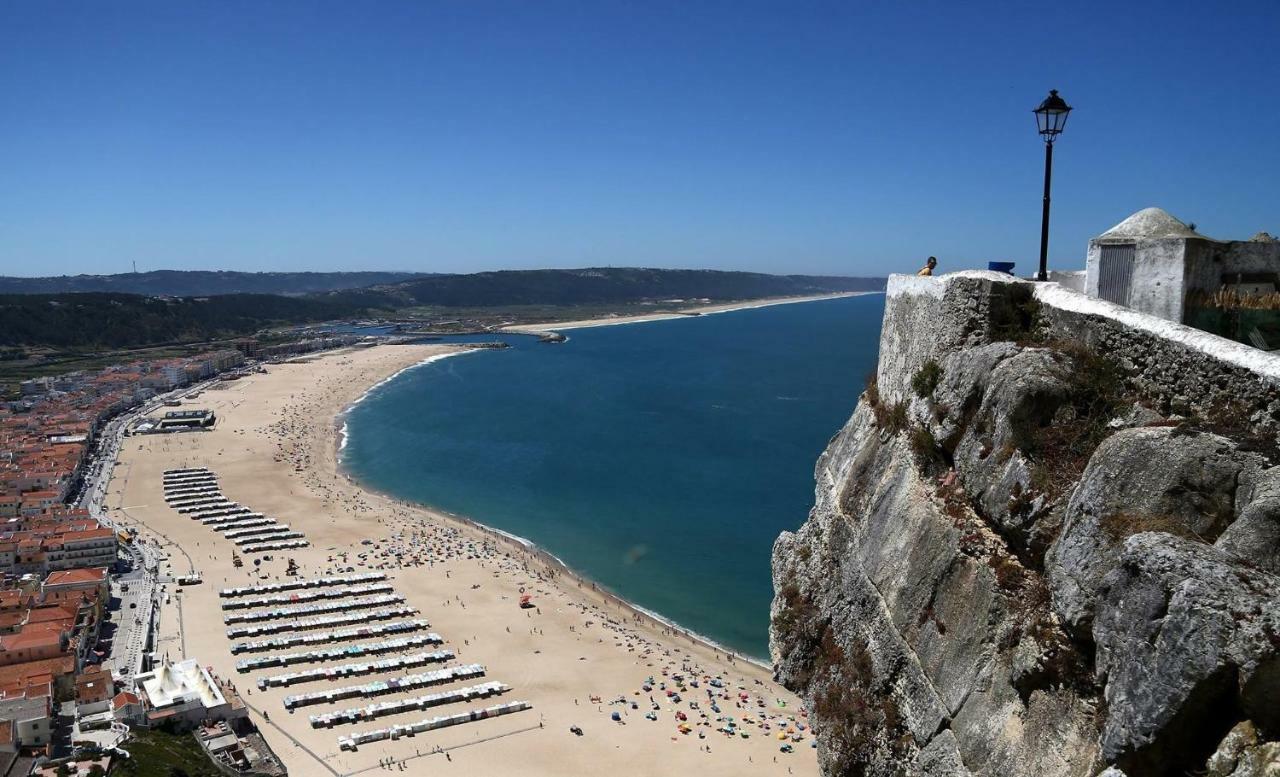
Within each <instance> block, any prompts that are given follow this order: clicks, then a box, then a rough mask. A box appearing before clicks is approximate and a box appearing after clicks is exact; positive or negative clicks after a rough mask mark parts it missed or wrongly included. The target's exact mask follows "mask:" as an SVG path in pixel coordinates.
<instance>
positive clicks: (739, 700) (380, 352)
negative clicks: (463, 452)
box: [108, 345, 816, 777]
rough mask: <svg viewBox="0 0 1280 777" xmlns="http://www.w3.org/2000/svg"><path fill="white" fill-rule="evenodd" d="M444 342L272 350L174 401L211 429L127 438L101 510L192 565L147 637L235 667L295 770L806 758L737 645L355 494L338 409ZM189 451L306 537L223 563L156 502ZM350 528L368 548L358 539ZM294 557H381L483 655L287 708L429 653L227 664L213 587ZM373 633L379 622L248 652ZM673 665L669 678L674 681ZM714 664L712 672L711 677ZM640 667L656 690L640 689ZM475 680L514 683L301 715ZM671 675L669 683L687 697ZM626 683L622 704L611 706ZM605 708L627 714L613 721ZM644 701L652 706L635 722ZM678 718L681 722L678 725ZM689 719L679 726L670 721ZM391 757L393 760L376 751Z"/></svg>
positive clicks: (376, 565) (485, 537) (455, 525)
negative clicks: (375, 713)
mask: <svg viewBox="0 0 1280 777" xmlns="http://www.w3.org/2000/svg"><path fill="white" fill-rule="evenodd" d="M451 350H456V348H455V347H452V346H442V345H382V346H378V347H374V348H365V349H353V350H346V351H341V352H335V353H332V354H329V355H326V356H323V357H317V358H312V359H307V360H300V361H298V362H295V363H289V364H280V365H272V366H270V367H269V368H268V373H267V374H263V375H255V376H251V377H248V378H244V379H241V380H237V381H233V382H230V383H226V384H222V385H221V387H219V388H214V389H210V390H207V391H205V392H204V393H203V394H202V395H201V396H200V397H199V398H198V399H195V400H192V401H189V402H188V403H187V404H191V405H194V406H200V407H209V408H211V409H213V410H214V411H215V412H216V413H217V414H218V418H219V421H218V424H217V426H216V427H215V428H214V429H213V430H211V431H207V432H190V433H180V434H170V435H148V436H135V437H131V438H128V439H127V440H126V441H125V444H124V446H123V450H122V453H121V456H120V464H119V466H117V467H116V469H115V476H114V478H113V480H112V483H111V486H110V496H109V498H108V503H109V505H110V506H111V507H112V508H113V510H112V515H113V517H114V518H115V519H116V520H118V521H120V522H122V523H124V524H132V525H134V526H136V527H137V528H138V529H139V530H140V531H141V534H142V536H143V537H144V538H145V539H146V540H147V541H149V542H156V543H159V544H161V545H162V546H164V547H165V549H166V552H167V554H168V557H169V562H168V563H169V564H170V565H171V568H172V571H173V572H174V573H176V574H183V573H186V572H188V571H190V570H192V569H194V570H195V571H198V572H200V573H201V574H202V575H203V577H204V581H205V582H204V584H203V585H196V586H188V587H186V588H183V589H178V588H177V586H176V585H174V584H170V585H169V586H168V590H169V592H170V594H171V598H172V602H173V603H172V604H170V605H166V606H165V608H164V610H163V614H162V620H161V641H160V643H159V648H158V649H159V651H160V652H162V653H164V654H167V655H168V656H169V657H170V658H172V659H175V660H176V659H179V658H181V657H188V656H189V657H194V658H197V659H199V661H200V662H201V663H202V664H204V665H207V666H209V667H211V668H212V669H213V671H214V672H215V673H216V674H217V675H219V676H221V677H223V678H229V679H231V680H232V681H233V682H234V683H235V685H236V687H237V688H238V690H239V692H240V693H241V695H242V696H243V697H244V698H245V700H246V701H247V702H248V704H249V705H250V706H251V707H252V708H253V718H254V720H255V721H256V722H257V723H258V725H259V726H260V727H261V729H262V730H263V732H264V734H265V735H266V737H267V739H268V741H269V742H270V743H271V745H272V746H273V747H274V748H275V750H276V752H277V754H278V755H280V757H281V758H282V759H283V760H284V762H285V764H286V766H287V767H288V768H289V771H290V772H291V773H292V774H295V775H313V774H314V775H325V774H333V775H346V774H355V773H359V772H363V771H369V770H378V769H380V768H390V769H394V770H402V769H403V770H404V771H408V772H411V773H415V774H420V773H425V772H427V771H428V770H430V771H432V772H433V773H434V772H441V773H448V772H452V773H457V774H466V775H516V774H518V775H572V774H589V775H593V777H597V776H598V775H601V774H620V775H621V774H625V775H668V774H689V775H692V774H699V775H741V774H769V775H785V774H813V773H815V772H816V759H815V755H814V751H813V749H812V748H811V747H810V739H811V737H810V736H809V734H810V732H809V731H808V730H807V722H806V720H805V718H803V717H802V716H801V715H800V704H799V702H798V700H797V699H796V698H795V697H794V696H793V695H791V694H789V693H787V692H786V691H784V690H782V689H781V688H779V687H778V686H776V685H775V684H774V683H773V682H772V681H771V680H770V679H769V674H768V672H767V671H766V670H765V669H763V668H761V667H759V666H756V665H754V664H751V663H749V662H746V661H743V660H736V661H735V660H733V659H732V658H730V657H728V656H726V655H725V654H724V652H723V651H718V650H715V649H713V648H711V647H708V646H706V645H703V644H700V643H696V642H694V641H693V640H692V639H690V638H689V637H688V636H685V635H683V634H677V633H673V632H672V631H671V630H669V629H667V628H665V627H663V626H662V624H659V623H655V622H653V621H651V620H650V619H648V618H644V617H640V616H637V614H636V613H634V612H632V611H631V610H629V609H628V608H626V607H625V606H623V605H621V604H620V603H618V602H616V601H614V600H611V599H609V598H606V597H604V596H602V595H600V594H599V593H598V592H595V591H593V590H592V585H591V584H590V583H584V582H582V581H580V580H578V579H576V578H574V577H573V576H572V575H570V574H567V573H565V572H564V570H562V569H559V568H557V566H556V565H554V564H553V563H550V562H548V561H547V560H546V559H545V558H543V557H541V556H539V555H537V554H533V553H531V552H529V551H528V550H527V549H524V548H523V547H522V546H520V545H519V544H517V543H515V542H511V541H507V540H505V539H503V538H500V537H498V536H497V535H495V534H493V533H491V532H487V531H484V530H482V529H481V528H478V527H475V526H472V525H469V524H467V523H465V522H462V521H459V520H456V519H453V518H450V517H448V516H444V515H440V514H437V513H434V512H432V511H429V510H426V509H423V508H421V507H418V506H415V505H409V504H405V503H403V502H399V501H396V500H393V499H390V498H387V497H384V496H382V495H379V494H376V493H372V492H370V491H367V490H364V489H362V488H360V487H359V486H358V485H357V484H355V483H353V482H351V481H350V480H349V478H348V477H347V476H346V475H345V474H343V473H342V472H340V471H339V469H338V463H337V455H336V449H337V436H338V431H339V429H340V424H341V421H340V419H339V418H338V416H339V414H340V413H341V412H342V410H343V409H344V408H345V407H347V406H348V405H349V404H350V403H351V402H353V401H355V400H356V399H357V398H358V397H360V396H361V395H362V394H363V393H364V392H365V391H366V390H367V389H368V388H369V387H370V386H372V385H373V384H375V383H377V382H378V381H380V380H382V379H384V378H386V377H387V376H390V375H392V374H394V373H396V372H397V371H399V370H401V369H403V368H406V367H409V366H411V365H414V364H416V363H419V362H421V361H422V360H424V359H426V358H427V357H429V356H433V355H439V354H442V353H445V352H449V351H451ZM463 358H471V357H463ZM584 454H585V455H589V453H587V452H584ZM405 455H406V456H412V455H413V452H412V451H405ZM191 466H207V467H208V468H209V469H211V470H212V471H214V472H215V473H216V474H217V475H218V476H219V480H220V484H221V487H222V491H223V493H224V494H226V495H227V497H228V498H230V499H234V500H236V501H237V502H239V503H241V504H243V505H245V506H247V507H250V508H252V509H253V510H255V511H258V512H262V513H265V514H266V515H267V516H269V517H272V518H275V519H277V520H278V521H280V522H281V523H284V524H288V525H289V527H290V528H291V529H294V530H298V531H302V532H304V533H305V534H306V537H307V539H308V540H309V541H310V543H311V545H310V547H307V548H303V549H300V550H290V551H283V552H276V553H272V554H270V555H271V556H272V560H271V561H263V562H262V563H261V566H260V567H255V565H254V563H253V562H254V559H255V558H261V557H262V556H263V555H264V554H241V555H242V558H243V559H244V566H243V567H241V568H236V567H235V566H234V565H233V562H232V558H233V553H232V551H233V549H234V547H235V546H234V544H233V543H232V541H231V540H228V539H227V538H226V537H224V536H223V535H221V534H218V533H216V532H215V531H213V530H212V529H211V528H209V527H208V526H205V525H204V524H202V523H201V522H199V521H197V520H193V519H192V518H190V517H188V516H187V515H181V514H179V513H178V512H177V511H176V510H174V509H172V508H170V507H168V506H167V505H166V504H165V502H164V500H163V498H162V489H161V475H162V473H163V471H164V470H166V469H169V468H174V467H191ZM501 487H502V484H501V483H495V484H494V488H501ZM362 540H371V541H372V542H373V543H374V544H372V545H363V544H361V543H362ZM288 558H292V559H294V560H296V561H297V563H298V564H299V565H300V567H301V569H300V572H299V576H300V577H304V578H309V577H316V576H320V575H324V574H326V573H330V572H334V571H336V570H338V569H346V568H347V567H351V568H352V569H353V570H354V571H355V572H364V571H374V570H382V571H385V572H386V573H387V574H388V575H389V578H390V582H391V583H392V585H393V586H394V590H395V593H396V594H399V595H403V596H404V598H405V600H406V601H405V603H406V604H407V605H408V606H411V607H413V608H415V609H417V610H418V611H419V612H418V614H417V615H416V616H415V617H418V618H423V619H426V620H428V621H430V624H431V625H430V631H432V632H436V633H438V634H440V635H441V636H442V637H443V638H444V640H445V643H444V645H443V646H442V647H443V648H447V649H452V650H453V651H455V652H456V654H457V658H456V659H455V660H454V661H452V662H450V664H449V665H457V664H470V663H479V664H483V665H484V667H485V669H486V675H485V676H484V677H483V678H478V679H475V680H461V681H457V682H454V683H450V684H448V685H442V686H435V687H429V688H418V689H415V690H411V691H407V692H400V693H396V694H389V695H380V696H377V697H374V698H369V699H361V698H355V699H347V700H343V701H337V702H334V703H332V704H319V705H316V706H309V707H304V708H302V709H300V710H298V711H296V712H294V713H292V714H291V713H289V712H287V711H286V710H285V708H284V706H283V699H284V697H285V696H286V695H290V694H304V693H312V692H315V691H323V690H326V689H331V688H336V687H347V686H353V685H363V684H366V683H371V682H375V681H380V680H387V679H390V678H392V677H399V676H404V675H408V674H416V673H419V672H424V671H430V670H433V669H437V668H439V667H440V666H441V665H439V664H437V665H432V666H425V667H420V668H415V669H407V670H406V669H401V670H390V671H385V672H382V673H379V674H369V675H362V676H358V677H347V678H341V679H335V680H318V681H315V682H308V683H305V684H298V685H294V686H292V687H288V688H275V689H271V690H267V691H260V690H258V688H257V687H256V681H257V680H258V679H259V678H261V677H267V676H273V675H279V674H285V673H290V672H299V671H304V670H308V669H317V668H321V667H329V666H333V665H335V664H336V663H347V661H345V660H344V661H339V662H328V663H324V664H320V663H312V664H301V665H296V666H291V667H287V668H280V667H276V668H271V669H262V670H257V671H253V672H250V673H244V674H242V673H237V671H236V668H235V665H236V661H237V659H239V658H243V657H245V655H241V656H233V655H232V654H231V652H230V646H231V644H232V642H233V641H244V640H239V639H237V640H232V639H229V638H228V637H227V635H226V633H225V632H226V629H227V626H226V625H225V624H224V623H223V619H222V616H223V611H222V609H221V603H220V599H219V597H218V589H220V588H223V587H228V586H243V585H250V584H255V583H262V582H269V581H279V580H284V579H286V577H285V564H286V560H287V559H288ZM178 590H181V593H177V591H178ZM522 592H523V593H529V594H532V596H533V602H532V603H533V604H534V605H535V607H534V608H532V609H521V608H520V607H519V599H520V596H521V594H522ZM399 620H403V619H399ZM266 638H269V637H263V639H266ZM379 639H386V638H385V637H383V638H376V637H375V638H370V639H367V640H359V641H352V642H342V643H331V644H326V645H317V646H313V647H310V648H308V647H298V648H292V649H288V650H282V651H273V652H268V653H253V654H248V655H252V656H259V655H272V654H274V653H282V652H297V651H301V650H308V649H316V648H326V649H330V648H336V647H344V646H348V645H360V644H367V643H369V642H376V641H378V640H379ZM417 650H421V648H419V649H417ZM404 652H414V651H404ZM390 655H395V654H390ZM385 657H386V656H375V657H372V658H357V659H352V660H353V661H376V660H380V659H382V658H385ZM675 675H682V676H683V680H682V682H677V681H676V679H675ZM717 677H718V678H720V679H721V681H722V682H723V686H724V687H722V688H721V687H716V685H715V684H714V683H711V682H709V680H710V679H712V678H717ZM650 678H652V679H651V684H650V687H651V689H650V690H643V686H644V685H645V684H646V681H650ZM486 681H498V682H502V683H505V684H507V685H509V686H511V690H510V691H509V692H507V693H505V694H504V695H503V696H502V697H501V698H500V699H487V700H472V701H468V702H457V703H452V704H448V705H444V706H440V707H431V708H428V709H421V710H414V711H410V712H405V713H399V714H395V715H390V716H386V717H381V718H378V719H377V720H374V721H365V722H361V723H358V724H350V725H339V726H336V727H334V728H332V729H329V728H313V727H312V726H311V724H310V722H309V720H308V717H309V716H310V715H315V714H325V713H330V712H334V711H337V710H341V709H348V708H352V707H365V706H368V705H372V704H377V703H380V702H384V701H388V700H396V699H403V698H412V697H416V696H421V695H424V694H428V693H434V692H439V691H441V690H449V689H453V688H457V687H462V686H465V685H474V684H476V683H480V682H486ZM695 681H696V682H697V687H694V686H693V682H695ZM681 688H683V690H680V689H681ZM668 691H672V692H678V693H679V696H680V701H679V702H676V701H674V700H673V699H672V698H671V697H669V696H668V693H667V692H668ZM709 691H710V692H711V695H709V694H708V692H709ZM619 698H623V699H625V703H618V702H617V701H616V700H618V699H619ZM593 699H595V700H593ZM515 700H523V701H528V702H530V703H531V704H532V709H531V710H527V711H523V712H518V713H515V714H512V715H508V716H503V717H496V718H490V719H486V720H478V721H475V722H471V723H466V724H463V725H460V726H456V727H452V728H447V729H441V730H438V731H431V732H427V733H423V734H419V735H417V736H415V737H407V738H401V739H398V740H395V741H385V742H379V743H374V744H368V745H363V746H361V747H360V748H359V750H357V751H355V752H350V751H340V750H339V748H338V737H340V736H344V735H349V734H351V733H354V732H357V731H365V730H370V729H375V728H386V727H389V726H392V725H396V724H404V723H411V722H415V721H419V720H422V719H424V718H429V717H433V716H436V715H447V714H453V713H457V712H465V711H467V710H471V709H476V708H480V707H485V706H488V705H492V704H496V703H499V702H507V701H515ZM761 701H763V702H764V706H760V702H761ZM633 705H634V706H633ZM713 705H715V707H717V708H718V709H719V712H716V711H714V709H713ZM614 712H617V713H619V715H620V717H621V721H620V722H614V721H612V720H611V715H612V713H614ZM648 713H652V717H654V718H656V720H650V719H648V717H647V714H648ZM679 715H683V716H684V717H685V718H686V720H685V721H680V720H679V719H678V716H679ZM267 716H269V720H268V719H267ZM728 718H732V720H733V724H734V728H735V731H736V733H734V734H726V733H724V732H723V731H722V730H720V729H724V728H727V727H728V720H727V719H728ZM682 722H683V723H684V724H685V725H686V726H688V727H689V732H688V733H681V732H680V731H679V730H678V729H677V726H678V725H680V724H681V723H682ZM796 722H799V723H801V724H802V725H804V726H805V729H804V730H803V731H802V732H800V733H801V734H802V737H803V739H802V741H799V742H796V743H795V744H794V749H795V752H794V753H790V754H788V753H782V752H780V751H779V747H780V745H782V744H783V742H780V741H779V740H778V739H777V736H778V733H779V732H780V731H786V730H791V731H800V729H799V727H796V726H795V723H796ZM571 726H579V727H581V729H582V732H583V733H582V735H581V736H578V735H575V734H573V733H571V732H570V727H571ZM766 726H767V729H766ZM742 733H747V734H749V737H743V736H742ZM388 759H394V760H395V761H397V762H403V763H397V764H394V765H392V766H389V767H383V766H381V763H383V762H385V761H387V760H388Z"/></svg>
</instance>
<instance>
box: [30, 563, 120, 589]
mask: <svg viewBox="0 0 1280 777" xmlns="http://www.w3.org/2000/svg"><path fill="white" fill-rule="evenodd" d="M106 579H107V570H106V568H105V567H89V568H87V569H66V570H62V571H60V572H50V573H49V576H48V577H46V578H45V579H44V585H45V587H46V588H48V587H49V586H57V585H73V584H78V583H101V582H103V581H104V580H106Z"/></svg>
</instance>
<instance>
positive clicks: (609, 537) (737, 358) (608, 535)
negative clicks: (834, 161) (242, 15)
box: [342, 294, 884, 657]
mask: <svg viewBox="0 0 1280 777" xmlns="http://www.w3.org/2000/svg"><path fill="white" fill-rule="evenodd" d="M883 310H884V298H883V296H882V295H879V294H873V295H867V296H861V297H852V298H845V299H837V300H825V301H819V302H807V303H801V304H790V305H777V306H772V307H766V308H757V309H752V310H742V311H735V312H732V313H722V314H715V315H708V316H699V317H690V318H684V319H675V320H668V321H657V322H648V323H640V324H628V325H619V326H601V327H592V328H589V329H575V330H569V331H567V332H566V334H568V336H569V341H568V342H566V343H563V344H546V343H539V342H537V340H536V338H533V337H529V336H519V335H512V336H507V337H504V338H503V339H505V340H506V341H507V342H509V343H510V344H511V346H512V347H511V348H508V349H505V350H492V351H479V352H474V353H468V354H465V355H461V356H456V357H451V358H447V359H443V360H440V361H437V362H433V363H430V364H425V365H422V366H419V367H415V368H412V369H410V370H408V371H406V372H403V373H401V374H400V375H399V376H397V377H396V378H394V379H392V380H390V381H388V382H386V383H384V384H382V385H380V386H378V387H377V388H375V389H373V390H372V391H371V392H370V394H369V395H368V396H367V397H366V398H365V399H364V400H363V401H362V402H360V403H359V404H357V405H356V406H355V407H353V408H352V409H351V412H350V413H349V415H348V418H347V440H346V446H345V448H344V449H343V452H342V457H343V463H344V465H345V466H346V468H347V470H348V471H349V472H350V473H351V474H352V475H353V476H355V477H357V478H358V479H359V480H361V481H362V482H364V483H366V484H367V485H369V486H371V487H373V488H375V489H378V490H381V491H384V492H387V493H389V494H393V495H395V496H398V497H400V498H404V499H409V500H413V501H417V502H420V503H423V504H428V505H432V506H434V507H438V508H442V509H444V510H447V511H449V512H452V513H455V514H460V515H465V516H468V517H470V518H472V519H474V520H476V521H479V522H481V523H484V524H487V525H489V526H492V527H494V528H497V529H501V530H503V531H506V532H510V533H512V534H516V535H519V536H521V537H524V538H527V539H529V540H531V541H533V542H534V543H536V544H538V545H539V546H541V547H542V548H544V549H546V550H547V551H549V552H551V553H553V554H555V555H556V556H558V557H559V558H560V559H562V560H563V561H564V562H565V563H566V564H568V565H569V566H570V567H572V568H574V569H575V570H577V571H579V572H581V573H583V574H584V575H586V576H587V577H589V578H591V579H593V580H595V581H597V582H598V583H600V584H601V585H603V586H605V587H607V588H608V589H610V590H612V591H613V592H615V593H617V594H619V595H620V596H622V597H624V598H626V599H627V600H629V601H631V602H634V603H635V604H637V605H639V606H641V607H643V608H645V609H648V610H651V611H653V612H656V613H658V614H660V615H661V616H663V617H665V618H667V619H669V620H672V621H674V622H676V623H678V624H680V625H681V626H683V627H685V628H687V629H690V630H692V631H695V632H697V633H699V634H702V635H705V636H707V637H710V638H711V639H713V640H715V641H717V642H719V643H721V644H723V645H726V646H728V647H730V648H733V649H735V650H737V651H740V652H742V653H745V654H747V655H750V656H756V657H765V656H767V655H768V633H767V629H768V620H769V602H770V599H771V598H772V595H773V592H772V584H771V578H770V572H769V554H770V548H771V547H772V544H773V541H774V539H775V538H776V537H777V536H778V532H780V531H782V530H784V529H794V528H795V527H797V526H799V525H800V523H801V522H803V521H804V519H805V517H806V515H807V514H808V511H809V508H810V507H811V506H812V504H813V468H814V464H815V462H816V460H817V458H818V454H819V453H821V452H822V449H823V448H824V447H825V446H826V444H827V441H828V440H829V439H830V437H831V436H832V435H833V434H835V433H836V431H837V430H839V428H840V426H841V425H842V424H843V423H844V422H845V420H846V419H847V418H848V417H849V414H850V413H851V412H852V410H853V407H854V404H855V403H856V402H857V398H858V394H859V393H860V392H861V390H862V386H863V383H864V379H865V377H866V375H867V374H868V373H869V372H870V371H871V370H872V369H873V368H874V366H875V362H876V351H877V347H878V344H879V336H880V319H881V315H882V313H883ZM488 339H492V338H488Z"/></svg>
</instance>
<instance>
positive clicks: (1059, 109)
mask: <svg viewBox="0 0 1280 777" xmlns="http://www.w3.org/2000/svg"><path fill="white" fill-rule="evenodd" d="M1033 113H1035V115H1036V127H1037V128H1039V130H1040V136H1041V137H1043V138H1044V213H1043V215H1042V216H1041V218H1040V273H1039V274H1038V275H1036V280H1038V281H1047V280H1049V181H1050V180H1051V179H1052V178H1053V141H1055V140H1057V139H1058V135H1060V134H1062V129H1063V128H1064V127H1066V126H1067V114H1069V113H1071V106H1070V105H1067V101H1066V100H1064V99H1062V98H1061V97H1059V96H1058V90H1057V89H1050V90H1049V96H1048V97H1046V98H1045V99H1044V102H1042V103H1040V107H1039V108H1036V109H1035V111H1033Z"/></svg>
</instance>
